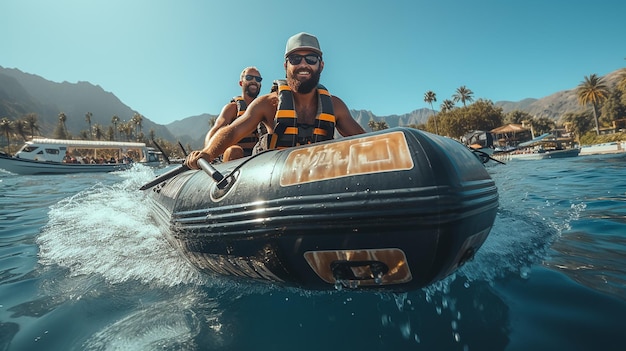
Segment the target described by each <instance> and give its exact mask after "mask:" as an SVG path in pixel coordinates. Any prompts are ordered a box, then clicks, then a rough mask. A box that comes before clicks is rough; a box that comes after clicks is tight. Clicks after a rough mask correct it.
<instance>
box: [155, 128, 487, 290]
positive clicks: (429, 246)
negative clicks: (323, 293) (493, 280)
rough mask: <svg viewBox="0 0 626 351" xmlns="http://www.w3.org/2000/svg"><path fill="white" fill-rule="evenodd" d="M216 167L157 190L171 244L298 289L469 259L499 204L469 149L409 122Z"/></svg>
mask: <svg viewBox="0 0 626 351" xmlns="http://www.w3.org/2000/svg"><path fill="white" fill-rule="evenodd" d="M214 167H215V169H213V171H214V172H216V173H217V174H221V175H223V176H224V179H223V180H221V181H219V182H216V181H215V180H213V179H212V178H211V177H210V175H209V174H208V173H211V172H203V171H185V172H181V173H180V174H177V175H175V176H173V177H172V178H170V179H168V180H165V181H162V182H160V183H158V184H157V185H156V186H154V187H153V188H152V191H151V195H150V198H151V200H152V201H151V203H152V204H153V207H154V213H155V216H156V217H157V219H158V221H160V222H161V223H165V224H166V225H168V226H170V228H171V231H170V233H169V237H168V240H169V241H170V242H171V243H172V245H173V246H175V247H176V248H177V249H179V250H180V252H181V253H182V254H183V255H185V256H186V257H187V258H188V260H189V261H190V262H191V263H192V264H193V265H195V266H196V267H197V268H198V269H200V270H201V271H204V272H208V273H217V274H221V275H232V276H238V277H246V278H252V279H259V280H265V281H271V282H275V283H280V284H285V285H290V286H296V287H300V288H304V289H312V290H324V289H337V288H343V287H347V288H358V289H378V290H390V291H407V290H414V289H418V288H422V287H425V286H427V285H429V284H431V283H433V282H435V281H437V280H440V279H442V278H444V277H446V276H447V275H449V274H450V273H452V272H454V271H455V270H456V269H457V268H458V267H459V266H461V265H462V264H463V263H464V262H465V261H467V260H469V259H471V258H472V257H473V255H474V254H475V252H476V250H478V249H479V248H480V246H481V245H482V243H483V242H484V241H485V239H486V238H487V236H488V234H489V231H490V230H491V227H492V225H493V222H494V219H495V216H496V211H497V208H498V193H497V189H496V186H495V184H494V182H493V181H492V179H491V177H490V176H489V174H488V173H487V171H486V170H485V167H484V166H483V165H482V163H481V162H480V161H479V160H478V158H477V157H476V156H474V154H473V153H472V152H471V151H470V150H469V149H468V148H467V147H465V146H464V145H462V144H460V143H458V142H456V141H454V140H451V139H448V138H445V137H441V136H437V135H433V134H429V133H426V132H423V131H420V130H417V129H412V128H393V129H387V130H384V131H380V132H374V133H368V134H362V135H358V136H353V137H348V138H341V139H336V140H333V141H329V142H324V143H317V144H312V145H308V146H301V147H295V148H290V149H283V150H273V151H267V152H264V153H261V154H258V155H255V156H251V157H247V158H244V159H240V160H235V161H231V162H226V163H222V164H216V165H214ZM214 174H215V173H214ZM218 180H219V178H218Z"/></svg>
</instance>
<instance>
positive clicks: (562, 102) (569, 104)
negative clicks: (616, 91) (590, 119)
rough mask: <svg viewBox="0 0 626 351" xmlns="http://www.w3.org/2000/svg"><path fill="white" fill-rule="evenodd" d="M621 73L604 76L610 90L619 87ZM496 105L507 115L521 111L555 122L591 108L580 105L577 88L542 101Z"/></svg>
mask: <svg viewBox="0 0 626 351" xmlns="http://www.w3.org/2000/svg"><path fill="white" fill-rule="evenodd" d="M619 72H620V70H617V71H613V72H611V73H609V74H607V75H605V76H604V80H605V82H606V84H607V85H608V86H609V88H611V89H613V88H615V86H616V85H617V83H618V81H619ZM495 105H496V106H499V107H502V110H503V111H504V112H505V113H507V112H510V111H513V110H520V111H524V112H527V113H529V114H530V115H532V116H535V117H548V118H551V119H555V120H558V119H559V117H561V115H563V114H564V113H566V112H576V111H579V110H584V109H588V108H589V107H583V106H580V105H579V104H578V100H577V97H576V87H572V89H569V90H562V91H558V92H556V93H554V94H552V95H548V96H546V97H543V98H541V99H524V100H522V101H518V102H511V101H498V102H496V103H495Z"/></svg>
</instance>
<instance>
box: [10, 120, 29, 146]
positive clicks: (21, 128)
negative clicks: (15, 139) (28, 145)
mask: <svg viewBox="0 0 626 351" xmlns="http://www.w3.org/2000/svg"><path fill="white" fill-rule="evenodd" d="M26 127H27V125H26V122H25V121H22V120H19V119H18V120H17V121H14V122H13V132H14V133H15V134H17V135H19V136H21V137H22V139H23V140H24V141H26V140H28V137H27V136H26Z"/></svg>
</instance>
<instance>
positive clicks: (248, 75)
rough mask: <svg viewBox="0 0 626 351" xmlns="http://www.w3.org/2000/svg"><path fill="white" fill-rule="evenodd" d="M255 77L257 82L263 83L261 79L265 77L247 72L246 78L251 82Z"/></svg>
mask: <svg viewBox="0 0 626 351" xmlns="http://www.w3.org/2000/svg"><path fill="white" fill-rule="evenodd" d="M253 79H255V80H256V81H257V83H261V81H262V80H263V78H261V77H259V76H253V75H250V74H246V80H247V81H248V82H249V81H251V80H253Z"/></svg>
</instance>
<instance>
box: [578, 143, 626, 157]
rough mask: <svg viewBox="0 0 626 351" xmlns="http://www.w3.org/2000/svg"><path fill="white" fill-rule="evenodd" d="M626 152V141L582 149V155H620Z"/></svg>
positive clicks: (594, 145)
mask: <svg viewBox="0 0 626 351" xmlns="http://www.w3.org/2000/svg"><path fill="white" fill-rule="evenodd" d="M622 152H626V141H613V142H608V143H601V144H593V145H583V146H581V147H580V155H581V156H584V155H604V154H619V153H622Z"/></svg>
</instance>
